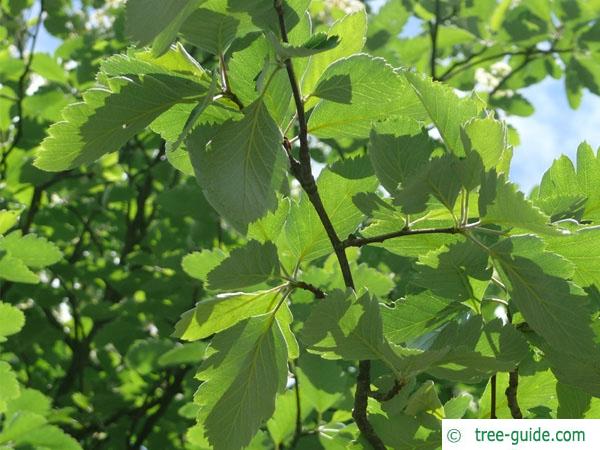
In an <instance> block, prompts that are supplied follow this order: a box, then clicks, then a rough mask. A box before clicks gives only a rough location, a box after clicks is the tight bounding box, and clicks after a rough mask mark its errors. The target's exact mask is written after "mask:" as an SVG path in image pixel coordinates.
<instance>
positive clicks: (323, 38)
mask: <svg viewBox="0 0 600 450" xmlns="http://www.w3.org/2000/svg"><path fill="white" fill-rule="evenodd" d="M268 37H269V40H270V41H271V45H273V46H274V47H275V51H276V53H277V55H278V56H279V57H280V58H281V59H283V60H286V59H290V58H306V57H307V56H311V55H316V54H317V53H322V52H326V51H328V50H331V49H332V48H335V47H337V45H338V44H339V43H340V40H339V36H328V35H327V34H326V33H322V32H319V33H315V34H313V35H312V36H311V37H310V38H308V39H307V40H306V41H305V42H303V43H302V44H300V45H292V44H288V43H286V42H280V41H279V39H278V38H277V37H276V36H275V34H273V33H270V34H268Z"/></svg>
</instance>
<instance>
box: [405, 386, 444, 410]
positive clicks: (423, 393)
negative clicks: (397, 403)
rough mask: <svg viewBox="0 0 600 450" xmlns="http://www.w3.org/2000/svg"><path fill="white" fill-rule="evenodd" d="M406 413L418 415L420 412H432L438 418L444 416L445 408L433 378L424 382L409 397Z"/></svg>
mask: <svg viewBox="0 0 600 450" xmlns="http://www.w3.org/2000/svg"><path fill="white" fill-rule="evenodd" d="M405 411H406V414H408V415H410V416H416V415H417V414H419V413H420V412H431V413H432V414H433V415H435V416H436V417H438V418H440V419H441V418H443V417H444V408H443V406H442V402H440V399H439V397H438V395H437V391H436V389H435V384H434V382H433V381H431V380H427V381H426V382H425V383H423V384H422V385H421V386H420V387H419V389H417V390H416V391H415V392H414V393H413V394H412V395H411V396H410V398H409V399H408V404H407V405H406V410H405Z"/></svg>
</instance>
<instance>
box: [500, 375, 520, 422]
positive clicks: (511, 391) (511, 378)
mask: <svg viewBox="0 0 600 450" xmlns="http://www.w3.org/2000/svg"><path fill="white" fill-rule="evenodd" d="M518 389H519V369H518V368H517V369H515V370H512V371H510V372H509V373H508V387H507V388H506V391H504V393H505V394H506V399H507V401H508V409H510V415H511V416H512V417H513V419H522V418H523V413H522V412H521V408H520V407H519V401H518V399H517V393H518Z"/></svg>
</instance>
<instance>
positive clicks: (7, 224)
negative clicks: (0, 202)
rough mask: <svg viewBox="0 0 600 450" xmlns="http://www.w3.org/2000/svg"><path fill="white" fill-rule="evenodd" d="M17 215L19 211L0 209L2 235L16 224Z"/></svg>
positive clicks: (0, 232)
mask: <svg viewBox="0 0 600 450" xmlns="http://www.w3.org/2000/svg"><path fill="white" fill-rule="evenodd" d="M19 215H20V212H19V211H7V210H6V209H3V210H0V235H3V234H4V233H6V232H7V231H8V230H10V229H11V228H12V227H14V226H15V225H16V224H17V222H18V220H19Z"/></svg>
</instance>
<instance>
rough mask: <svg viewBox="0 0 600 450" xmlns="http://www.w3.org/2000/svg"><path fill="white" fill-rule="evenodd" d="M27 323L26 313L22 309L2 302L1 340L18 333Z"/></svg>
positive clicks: (0, 304) (0, 319) (0, 316)
mask: <svg viewBox="0 0 600 450" xmlns="http://www.w3.org/2000/svg"><path fill="white" fill-rule="evenodd" d="M24 325H25V315H24V314H23V312H22V311H21V310H20V309H17V308H15V307H14V306H12V305H9V304H8V303H3V302H0V342H2V340H3V338H4V337H6V336H10V335H11V334H15V333H18V332H19V331H21V328H23V326H24Z"/></svg>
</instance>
